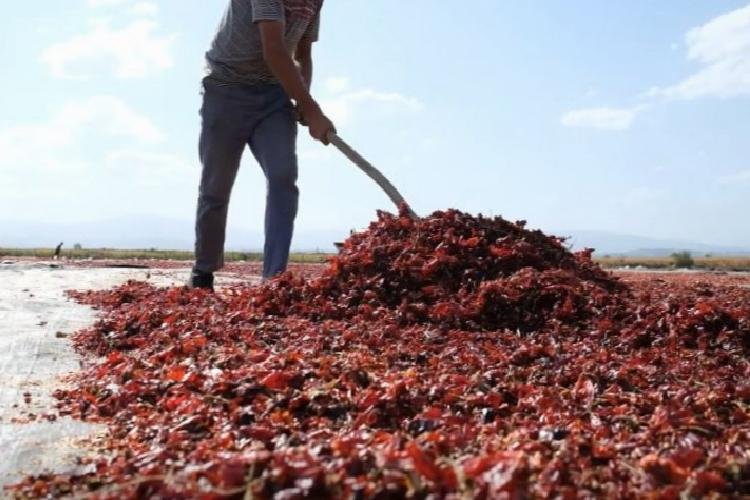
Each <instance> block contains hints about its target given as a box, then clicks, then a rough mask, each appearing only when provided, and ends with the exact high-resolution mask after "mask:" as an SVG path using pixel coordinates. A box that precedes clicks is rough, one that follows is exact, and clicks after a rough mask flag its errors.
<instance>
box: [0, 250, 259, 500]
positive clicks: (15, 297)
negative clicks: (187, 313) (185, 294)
mask: <svg viewBox="0 0 750 500" xmlns="http://www.w3.org/2000/svg"><path fill="white" fill-rule="evenodd" d="M188 273H189V270H188V269H186V268H182V269H179V268H176V269H116V268H90V269H85V268H81V267H76V266H67V265H66V264H65V263H63V264H62V265H58V264H56V263H49V262H39V261H36V262H13V261H4V262H2V263H0V283H2V286H0V450H2V460H0V497H2V496H3V492H2V486H4V485H7V484H11V483H13V482H16V481H17V480H19V479H20V478H21V477H22V476H23V475H25V474H35V473H37V474H38V473H42V472H44V471H45V470H54V471H55V472H60V473H67V472H73V471H75V470H76V463H75V457H80V456H81V455H82V454H84V453H85V444H86V442H88V441H90V440H91V438H95V437H96V435H97V433H100V432H102V429H101V428H99V427H97V426H94V425H88V424H85V423H81V422H77V421H73V420H72V419H69V418H55V416H54V414H55V413H56V412H55V411H54V405H55V401H54V399H53V398H52V397H51V393H52V392H53V391H54V390H55V389H58V388H60V387H62V386H64V381H63V380H62V377H63V376H64V375H65V374H66V373H70V372H74V371H77V370H78V369H79V367H80V362H81V360H80V358H79V357H78V355H77V354H76V353H75V352H74V351H73V349H72V347H71V343H70V342H69V340H68V338H67V337H68V336H69V335H70V334H71V333H73V332H75V331H77V330H79V329H82V328H84V327H86V326H88V325H90V324H91V323H93V321H94V320H95V312H94V311H93V310H92V309H90V308H88V307H86V306H81V305H78V304H76V303H75V302H73V301H71V300H69V299H68V298H67V297H66V296H65V290H69V289H78V290H85V289H105V288H111V287H113V286H116V285H118V284H120V283H123V282H125V281H127V280H130V279H137V280H147V281H150V282H152V283H154V284H156V285H161V286H169V285H181V284H183V283H185V281H186V280H187V278H188ZM236 279H237V277H236V276H232V275H226V276H222V277H220V278H219V281H218V283H219V284H223V283H229V282H232V281H235V280H236ZM247 280H248V278H247V277H245V281H247ZM250 280H251V281H252V278H250Z"/></svg>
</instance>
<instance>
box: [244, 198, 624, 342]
mask: <svg viewBox="0 0 750 500" xmlns="http://www.w3.org/2000/svg"><path fill="white" fill-rule="evenodd" d="M524 226H525V222H524V221H519V222H516V223H511V222H508V221H506V220H504V219H502V218H500V217H497V218H494V219H488V218H484V217H482V216H479V217H472V216H470V215H468V214H465V213H462V212H459V211H457V210H449V211H446V212H436V213H434V214H433V215H432V216H430V217H428V218H424V219H411V218H409V217H408V216H407V215H406V212H405V211H403V212H402V214H401V216H394V215H391V214H388V213H383V212H380V213H379V214H378V220H377V221H376V222H373V223H372V224H371V225H370V227H369V229H368V230H367V231H365V232H362V233H359V234H355V235H353V236H352V237H351V238H349V240H348V241H346V243H345V244H344V246H343V249H342V250H341V252H340V254H339V255H338V256H337V257H335V258H333V259H332V260H331V262H330V265H329V266H328V269H327V270H326V271H325V272H324V273H323V276H322V277H320V278H319V279H314V280H306V279H304V278H295V277H294V276H292V275H287V276H285V277H283V278H282V279H278V280H275V281H273V282H272V283H271V284H270V285H268V286H266V287H264V288H263V289H262V290H260V291H258V292H257V293H255V294H253V295H251V296H249V299H250V301H251V302H252V305H253V306H254V307H255V308H257V309H259V310H262V311H263V312H265V313H266V314H269V315H282V316H289V315H295V316H303V317H308V318H311V319H322V318H327V319H353V320H355V321H362V320H364V321H378V320H383V319H384V318H386V317H388V318H392V319H394V320H397V321H398V322H399V323H400V324H414V323H425V322H429V323H434V324H436V325H440V326H443V327H459V328H469V329H472V330H481V329H492V330H496V329H500V328H510V329H514V330H515V329H520V330H522V331H531V330H535V329H538V328H540V327H542V326H544V325H545V324H546V323H547V322H549V321H550V320H552V321H558V322H567V323H571V322H575V321H578V320H580V319H584V318H587V317H590V316H591V314H592V313H593V312H599V311H601V310H602V309H604V308H607V307H611V306H615V305H617V303H618V300H617V299H618V295H617V294H616V293H613V292H620V291H622V287H621V286H620V284H619V283H618V282H617V281H616V280H615V279H614V278H613V277H612V276H611V275H609V274H608V273H605V272H604V271H602V270H601V269H600V268H599V267H598V266H596V265H594V264H593V263H592V261H591V251H589V250H587V251H583V252H579V253H576V254H573V253H571V252H570V251H568V249H567V248H566V247H565V246H564V245H563V243H564V241H563V240H562V239H559V238H555V237H548V236H545V235H544V234H543V233H542V232H541V231H529V230H526V229H525V228H524Z"/></svg>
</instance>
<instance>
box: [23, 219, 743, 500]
mask: <svg viewBox="0 0 750 500" xmlns="http://www.w3.org/2000/svg"><path fill="white" fill-rule="evenodd" d="M748 285H750V278H734V277H728V276H711V277H707V276H701V277H698V278H693V277H677V278H675V277H671V276H644V275H625V276H624V278H623V279H622V280H617V279H615V278H613V277H611V276H610V275H608V274H606V273H604V272H603V271H601V270H600V269H599V268H598V267H597V266H596V265H594V264H592V262H591V260H590V253H588V252H584V253H581V254H577V255H576V254H572V253H570V252H569V251H567V250H566V249H565V247H564V246H563V244H562V242H561V241H560V240H558V239H556V238H551V237H547V236H544V235H543V234H542V233H540V232H532V231H528V230H526V229H524V227H523V224H522V223H516V224H513V223H509V222H506V221H504V220H502V219H499V218H497V219H486V218H481V217H471V216H469V215H466V214H462V213H460V212H456V211H448V212H438V213H436V214H434V215H433V216H431V217H428V218H426V219H422V220H419V221H413V220H411V219H409V218H408V217H405V216H391V215H387V214H381V215H380V217H379V220H378V221H377V222H375V223H373V225H372V226H371V227H370V228H369V229H368V230H367V231H366V232H364V233H361V234H357V235H354V236H353V237H352V238H351V239H350V240H349V241H347V242H346V244H345V247H344V249H343V251H342V253H341V255H340V256H338V257H336V258H335V259H333V261H332V262H331V263H330V265H329V266H328V268H327V269H326V270H324V271H323V273H322V275H321V276H319V277H317V278H309V279H301V278H296V277H294V276H292V275H286V276H282V277H280V278H278V279H277V280H274V281H272V282H269V283H267V284H265V285H263V286H258V287H232V288H229V289H226V290H223V291H221V292H219V293H217V294H208V293H205V292H203V291H198V290H195V291H190V290H187V289H178V288H175V289H168V290H164V289H155V288H153V287H151V286H149V285H147V284H144V283H137V282H131V283H128V284H126V285H123V286H121V287H119V288H117V289H115V290H112V291H107V292H87V293H76V294H74V296H75V298H76V299H77V300H79V301H81V302H83V303H87V304H91V305H94V306H96V307H98V308H99V309H100V310H101V312H102V317H101V319H100V321H99V322H98V323H97V324H96V325H95V326H94V327H93V328H91V329H89V330H85V331H83V332H80V333H79V334H77V335H76V337H75V338H74V341H75V342H76V345H77V347H78V348H79V349H80V350H81V351H82V352H83V353H85V354H88V355H95V356H97V358H95V359H92V364H91V365H90V366H89V367H87V368H86V369H85V371H84V372H83V373H81V374H80V375H77V376H76V377H75V388H74V389H72V390H66V391H59V392H58V393H57V396H58V398H59V400H60V413H61V414H71V415H73V416H74V417H76V418H79V419H83V420H90V421H100V422H105V423H107V424H108V426H109V429H110V433H109V437H108V438H107V440H106V442H105V443H104V446H103V448H104V449H103V450H102V451H101V454H100V456H99V457H98V458H95V459H89V460H84V461H82V470H81V472H80V474H78V475H75V476H54V475H48V476H43V477H33V478H32V477H30V478H28V479H27V480H26V481H24V482H23V483H22V484H20V485H18V486H17V487H16V489H15V490H14V492H15V493H16V494H18V495H20V496H29V497H41V496H46V495H63V494H66V493H71V492H74V493H76V494H81V493H89V492H93V493H95V494H96V495H97V496H99V497H102V498H122V497H126V498H127V497H131V498H149V497H154V496H156V497H168V498H206V499H210V498H280V499H292V498H329V497H333V498H427V497H430V496H432V497H433V498H434V497H443V496H452V497H453V498H464V497H468V498H525V497H545V498H546V497H550V496H562V497H566V498H569V497H575V496H576V495H578V496H581V495H582V496H599V497H607V498H615V497H623V498H628V497H640V496H649V495H652V496H653V497H654V498H679V497H680V495H684V496H688V497H690V496H692V497H699V496H704V495H709V494H714V495H727V496H729V495H742V494H750V459H749V457H748V452H747V450H748V449H749V448H750V382H748V381H749V380H750V363H749V362H748V355H749V354H750V288H748Z"/></svg>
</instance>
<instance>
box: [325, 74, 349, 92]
mask: <svg viewBox="0 0 750 500" xmlns="http://www.w3.org/2000/svg"><path fill="white" fill-rule="evenodd" d="M325 87H326V90H327V91H328V92H330V93H332V94H338V93H340V92H343V91H345V90H346V89H348V88H349V79H348V78H347V77H345V76H332V77H330V78H327V79H326V81H325Z"/></svg>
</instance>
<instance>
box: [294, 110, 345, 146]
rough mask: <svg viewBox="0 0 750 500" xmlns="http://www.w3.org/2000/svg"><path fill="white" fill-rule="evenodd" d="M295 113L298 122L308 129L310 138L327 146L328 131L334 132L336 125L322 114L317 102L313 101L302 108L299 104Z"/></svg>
mask: <svg viewBox="0 0 750 500" xmlns="http://www.w3.org/2000/svg"><path fill="white" fill-rule="evenodd" d="M297 113H298V114H297V116H298V118H299V121H300V123H301V124H302V125H304V126H306V127H307V128H308V129H309V130H310V135H311V136H312V138H313V139H316V140H318V141H320V142H322V143H323V144H325V145H326V146H327V145H328V133H329V132H334V133H335V132H336V127H334V125H333V122H331V120H329V119H328V117H327V116H326V115H325V114H323V110H321V109H320V106H318V103H316V102H314V101H313V102H312V103H309V104H308V105H307V106H305V107H304V108H302V107H301V106H300V107H298V108H297Z"/></svg>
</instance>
